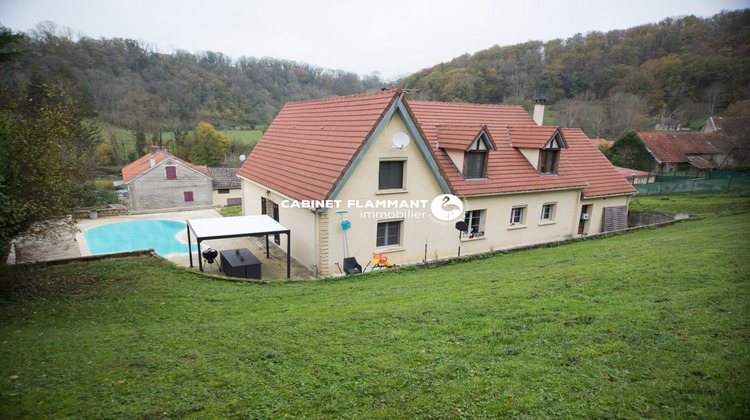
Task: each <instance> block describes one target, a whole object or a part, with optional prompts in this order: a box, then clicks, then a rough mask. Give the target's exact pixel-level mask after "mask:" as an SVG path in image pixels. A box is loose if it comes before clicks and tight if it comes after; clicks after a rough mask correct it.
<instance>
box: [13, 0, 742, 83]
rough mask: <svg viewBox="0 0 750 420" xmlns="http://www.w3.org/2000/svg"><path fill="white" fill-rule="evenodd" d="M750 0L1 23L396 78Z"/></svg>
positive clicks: (43, 16)
mask: <svg viewBox="0 0 750 420" xmlns="http://www.w3.org/2000/svg"><path fill="white" fill-rule="evenodd" d="M748 7H750V0H618V1H608V0H568V1H560V0H536V1H534V0H526V1H520V0H515V1H505V0H495V1H492V0H453V1H444V0H349V1H345V0H264V1H256V0H208V1H196V0H117V1H111V0H0V24H2V25H3V26H6V27H10V28H11V29H13V30H15V31H24V32H28V31H29V30H31V29H33V28H34V27H35V26H36V25H37V24H38V23H40V22H43V21H52V22H55V23H56V24H58V25H59V26H63V27H68V28H70V29H73V30H74V31H76V32H78V33H79V34H81V35H85V36H88V37H91V38H95V39H98V38H102V37H104V38H115V37H117V38H131V39H135V40H138V41H143V42H145V43H148V44H149V45H150V46H152V47H153V48H154V49H157V50H158V51H161V52H165V53H170V52H174V51H175V50H186V51H189V52H191V53H196V52H199V51H207V50H210V51H217V52H222V53H224V54H226V55H228V56H230V57H232V58H238V57H240V56H243V55H244V56H247V57H258V58H260V57H274V58H281V59H287V60H292V61H296V62H300V63H307V64H311V65H314V66H317V67H322V68H330V69H334V70H345V71H352V72H355V73H358V74H360V75H367V74H372V73H374V72H378V73H379V74H380V76H381V77H382V78H384V79H393V78H395V77H397V76H404V75H408V74H411V73H414V72H417V71H419V70H421V69H423V68H426V67H431V66H433V65H435V64H439V63H441V62H446V61H449V60H451V59H452V58H455V57H457V56H459V55H461V54H464V53H469V54H472V53H475V52H477V51H480V50H483V49H486V48H489V47H491V46H493V45H501V46H503V45H512V44H517V43H520V42H525V41H529V40H542V41H548V40H551V39H555V38H567V37H569V36H572V35H574V34H576V33H579V32H580V33H584V34H585V33H587V32H590V31H602V32H606V31H608V30H611V29H626V28H629V27H632V26H636V25H640V24H645V23H655V22H658V21H660V20H662V19H664V18H666V17H675V16H681V15H691V14H692V15H696V16H699V17H708V16H712V15H714V14H716V13H718V12H720V11H721V10H737V9H743V8H748Z"/></svg>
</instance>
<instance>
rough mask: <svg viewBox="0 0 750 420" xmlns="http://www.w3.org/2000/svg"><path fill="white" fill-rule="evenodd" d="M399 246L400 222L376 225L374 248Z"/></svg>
mask: <svg viewBox="0 0 750 420" xmlns="http://www.w3.org/2000/svg"><path fill="white" fill-rule="evenodd" d="M400 244H401V221H400V220H399V221H395V222H380V223H378V235H377V243H376V245H375V246H377V247H384V246H398V245H400Z"/></svg>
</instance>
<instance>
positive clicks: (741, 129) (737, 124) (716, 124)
mask: <svg viewBox="0 0 750 420" xmlns="http://www.w3.org/2000/svg"><path fill="white" fill-rule="evenodd" d="M707 125H710V126H711V127H710V129H712V130H713V131H720V132H723V133H727V134H731V135H738V134H740V135H741V134H743V133H747V132H748V131H750V117H710V118H709V119H708V121H707Z"/></svg>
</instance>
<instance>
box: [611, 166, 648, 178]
mask: <svg viewBox="0 0 750 420" xmlns="http://www.w3.org/2000/svg"><path fill="white" fill-rule="evenodd" d="M615 169H617V172H619V173H620V175H622V176H624V177H625V178H627V177H630V176H647V175H651V172H646V171H641V170H638V169H630V168H623V167H621V166H615Z"/></svg>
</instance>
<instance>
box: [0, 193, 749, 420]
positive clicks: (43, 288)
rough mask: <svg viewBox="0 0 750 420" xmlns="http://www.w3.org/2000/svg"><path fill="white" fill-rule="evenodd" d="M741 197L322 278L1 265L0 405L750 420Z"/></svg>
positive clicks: (10, 409) (20, 410)
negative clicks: (563, 237)
mask: <svg viewBox="0 0 750 420" xmlns="http://www.w3.org/2000/svg"><path fill="white" fill-rule="evenodd" d="M747 201H748V198H747V197H742V196H712V197H705V198H702V197H697V198H696V199H695V200H693V202H692V203H691V202H690V200H689V198H686V197H683V196H680V197H679V198H674V199H673V198H672V197H669V199H668V200H662V199H660V198H655V199H652V198H643V199H641V201H640V205H641V206H642V208H650V209H663V210H667V211H670V212H679V213H684V212H690V213H694V214H700V215H702V216H703V217H702V218H700V219H698V220H692V221H686V222H681V223H678V224H675V225H672V226H668V227H663V228H646V229H643V230H639V231H637V232H632V233H628V234H615V235H612V236H611V237H608V238H605V239H598V240H584V241H580V242H576V243H570V244H565V245H560V246H555V247H546V248H539V249H534V250H529V251H523V252H515V253H508V254H498V255H494V256H490V257H480V258H473V259H469V260H467V261H464V262H456V263H454V264H451V265H448V266H444V267H440V268H434V269H417V268H413V267H412V268H405V269H395V270H386V271H381V272H377V273H374V274H364V275H355V276H350V277H343V278H335V279H326V280H322V281H296V282H277V283H270V284H259V283H251V282H236V283H235V282H227V281H220V280H217V279H214V278H208V277H204V276H201V275H198V274H195V273H191V272H188V271H187V270H185V269H182V268H178V267H176V266H174V265H173V264H171V263H169V262H167V261H165V260H164V259H162V258H159V257H149V258H123V259H116V260H109V261H100V262H92V263H87V264H76V265H66V266H57V267H47V268H39V269H29V268H26V267H18V266H15V267H8V266H0V317H1V318H2V319H3V322H2V323H0V336H2V339H1V340H0V341H1V342H2V343H1V344H0V350H2V351H0V413H2V414H3V418H8V419H15V418H140V419H152V418H186V417H189V418H302V417H307V418H316V419H317V418H320V419H328V418H330V419H334V418H351V419H372V418H381V419H394V418H405V419H406V418H408V419H412V418H440V419H448V418H478V419H479V418H481V419H484V418H523V419H558V418H566V419H579V418H582V419H594V418H596V419H598V418H613V419H640V418H660V419H682V418H717V419H719V418H737V419H740V418H750V355H749V354H748V350H747V349H748V348H749V347H750V263H749V262H748V255H750V242H749V241H748V238H749V237H750V213H748V212H747ZM716 206H721V207H722V208H721V209H717V208H716ZM732 209H733V210H732ZM725 214H728V215H725Z"/></svg>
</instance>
